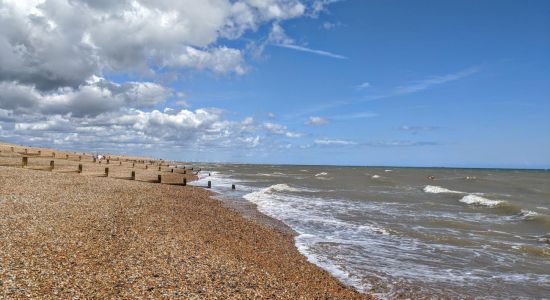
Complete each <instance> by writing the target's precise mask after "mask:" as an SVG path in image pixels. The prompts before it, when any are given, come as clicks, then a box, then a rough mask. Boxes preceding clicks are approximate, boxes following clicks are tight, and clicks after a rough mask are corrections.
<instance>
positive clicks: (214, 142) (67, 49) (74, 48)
mask: <svg viewBox="0 0 550 300" xmlns="http://www.w3.org/2000/svg"><path fill="white" fill-rule="evenodd" d="M329 3H330V1H302V0H264V1H256V0H182V1H171V0H154V1H153V0H132V1H128V0H122V1H106V0H32V1H18V0H3V1H2V0H0V136H2V137H3V138H9V139H11V140H13V141H18V142H24V143H26V142H36V143H39V142H40V143H42V144H45V145H48V144H50V143H53V144H56V145H63V146H71V147H79V146H80V147H84V148H88V147H103V148H111V149H114V148H121V147H123V148H124V149H126V147H125V146H123V145H129V146H133V147H137V148H140V149H141V148H143V147H148V146H149V145H151V144H158V145H168V146H170V145H172V146H178V147H187V145H193V146H197V147H203V146H204V147H229V146H235V145H240V146H247V147H257V146H260V145H262V143H263V142H264V141H265V140H266V137H268V136H269V137H272V138H282V139H285V138H297V137H301V136H303V135H302V134H301V133H298V132H294V131H291V130H289V129H288V128H287V127H286V126H284V125H280V124H275V123H269V124H268V123H266V124H263V123H261V122H257V121H256V120H254V119H253V118H245V119H244V120H242V121H230V120H229V119H228V118H227V116H226V114H225V112H224V111H222V110H219V109H215V108H200V109H195V110H190V109H189V106H190V105H189V103H188V102H187V101H186V98H187V97H186V96H185V95H184V94H182V93H181V92H180V91H174V90H173V89H171V88H168V87H166V86H165V85H164V84H163V83H162V78H165V77H163V76H164V75H166V74H170V75H171V74H176V76H178V75H179V74H184V73H187V72H196V71H202V72H207V73H213V74H216V75H231V76H234V75H236V76H240V75H243V74H246V73H247V71H248V70H249V68H248V67H247V63H246V60H247V55H248V53H247V51H248V49H247V48H246V47H244V48H240V47H239V46H237V45H239V44H240V43H235V42H232V41H234V40H237V39H239V38H241V37H242V36H243V35H244V34H245V33H247V32H254V31H257V30H258V29H259V28H260V26H262V25H264V26H266V24H267V26H271V25H272V24H276V25H273V26H274V27H273V28H275V31H273V30H272V34H273V35H274V34H277V32H276V28H277V26H279V27H280V23H281V22H284V21H285V20H288V19H292V18H298V17H303V16H310V17H311V16H314V15H315V14H317V13H319V12H320V11H322V10H323V8H324V7H325V6H326V5H327V4H329ZM280 29H281V30H280V32H279V34H280V36H279V37H275V36H272V37H270V38H269V39H277V40H278V41H279V42H281V43H285V45H286V44H288V45H290V46H292V45H294V43H293V41H292V40H291V39H288V40H284V36H285V33H284V30H282V27H280ZM230 45H231V46H230ZM310 50H311V49H310ZM106 74H115V75H121V76H117V77H116V78H147V79H141V80H131V81H118V80H117V81H114V80H111V79H109V78H110V77H109V75H106ZM121 145H122V146H121Z"/></svg>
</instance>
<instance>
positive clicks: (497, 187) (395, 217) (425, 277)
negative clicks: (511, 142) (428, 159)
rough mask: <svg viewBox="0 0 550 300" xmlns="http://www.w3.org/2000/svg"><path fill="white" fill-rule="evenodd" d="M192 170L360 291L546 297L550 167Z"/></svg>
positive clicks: (549, 286) (549, 287)
mask: <svg viewBox="0 0 550 300" xmlns="http://www.w3.org/2000/svg"><path fill="white" fill-rule="evenodd" d="M200 167H201V169H202V172H200V180H198V181H196V182H194V183H193V184H194V185H197V186H206V185H207V182H208V181H211V182H212V189H213V190H214V191H215V192H217V195H218V196H217V198H219V199H220V200H221V201H233V202H234V201H244V202H250V203H253V204H255V205H256V206H257V209H258V210H259V211H260V212H261V213H263V214H265V215H268V216H270V217H272V218H274V219H277V220H279V221H281V222H283V223H284V224H286V225H287V226H288V227H290V228H292V230H293V231H294V232H295V233H296V236H295V243H296V247H297V248H298V250H299V251H300V252H301V253H302V254H303V255H305V256H306V257H307V258H308V260H309V261H310V262H312V263H314V264H316V265H318V266H319V267H321V268H323V269H325V270H327V271H328V272H330V273H331V274H333V276H335V277H336V278H338V279H339V280H341V281H342V282H343V283H345V284H348V285H350V286H353V287H354V288H356V289H357V290H358V291H360V292H367V293H370V294H373V295H376V296H377V297H379V298H381V299H394V298H412V299H439V298H456V299H464V298H473V299H550V172H549V171H545V170H509V169H449V168H393V167H337V166H289V165H240V164H202V165H200ZM232 185H235V187H236V189H235V190H232V189H231V186H232Z"/></svg>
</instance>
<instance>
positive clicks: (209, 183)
mask: <svg viewBox="0 0 550 300" xmlns="http://www.w3.org/2000/svg"><path fill="white" fill-rule="evenodd" d="M208 188H209V189H210V188H212V181H210V180H208Z"/></svg>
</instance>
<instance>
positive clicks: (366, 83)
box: [357, 81, 371, 90]
mask: <svg viewBox="0 0 550 300" xmlns="http://www.w3.org/2000/svg"><path fill="white" fill-rule="evenodd" d="M370 86H371V84H370V83H369V82H366V81H365V82H363V83H361V84H360V85H358V86H357V88H358V89H360V90H364V89H366V88H369V87H370Z"/></svg>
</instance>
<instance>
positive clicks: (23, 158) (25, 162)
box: [21, 156, 29, 168]
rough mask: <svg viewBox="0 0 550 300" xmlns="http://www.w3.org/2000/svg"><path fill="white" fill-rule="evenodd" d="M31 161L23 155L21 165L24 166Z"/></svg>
mask: <svg viewBox="0 0 550 300" xmlns="http://www.w3.org/2000/svg"><path fill="white" fill-rule="evenodd" d="M28 163H29V158H28V157H26V156H25V157H22V158H21V167H22V168H24V167H26V166H27V164H28Z"/></svg>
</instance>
